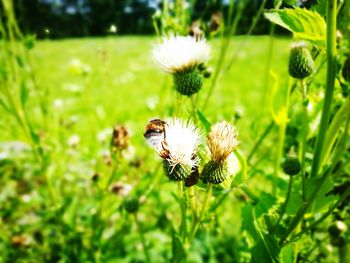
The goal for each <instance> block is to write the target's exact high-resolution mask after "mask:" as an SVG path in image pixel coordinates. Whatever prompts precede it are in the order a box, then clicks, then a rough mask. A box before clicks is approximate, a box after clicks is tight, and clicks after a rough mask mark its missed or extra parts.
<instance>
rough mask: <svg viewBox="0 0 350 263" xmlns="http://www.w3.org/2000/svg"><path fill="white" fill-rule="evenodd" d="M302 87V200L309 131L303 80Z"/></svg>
mask: <svg viewBox="0 0 350 263" xmlns="http://www.w3.org/2000/svg"><path fill="white" fill-rule="evenodd" d="M301 87H302V95H303V101H302V108H303V117H302V118H303V138H302V142H301V174H302V198H303V201H305V200H306V168H305V165H306V164H305V159H306V158H305V157H306V147H307V136H308V133H309V120H308V114H307V106H308V104H309V101H308V98H307V86H306V83H305V80H301Z"/></svg>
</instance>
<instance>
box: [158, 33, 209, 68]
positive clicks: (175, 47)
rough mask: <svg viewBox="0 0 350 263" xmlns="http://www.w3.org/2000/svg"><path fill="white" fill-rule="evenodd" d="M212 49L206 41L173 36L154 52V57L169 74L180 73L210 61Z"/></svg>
mask: <svg viewBox="0 0 350 263" xmlns="http://www.w3.org/2000/svg"><path fill="white" fill-rule="evenodd" d="M209 54H210V48H209V46H208V44H207V43H206V41H205V39H203V38H202V39H196V38H194V37H191V36H187V37H184V36H173V37H169V38H166V39H164V41H163V43H161V44H159V45H158V46H156V47H155V48H154V50H153V57H154V59H155V60H156V62H157V63H158V64H159V65H160V67H161V68H162V69H163V70H164V71H166V72H168V73H172V74H175V73H179V72H184V71H188V70H191V69H193V68H196V67H197V66H198V65H199V64H201V63H205V62H206V61H207V60H208V59H209Z"/></svg>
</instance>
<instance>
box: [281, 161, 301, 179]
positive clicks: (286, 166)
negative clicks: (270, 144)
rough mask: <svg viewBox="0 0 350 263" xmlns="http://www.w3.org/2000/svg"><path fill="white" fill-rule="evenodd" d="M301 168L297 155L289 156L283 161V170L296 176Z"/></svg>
mask: <svg viewBox="0 0 350 263" xmlns="http://www.w3.org/2000/svg"><path fill="white" fill-rule="evenodd" d="M300 170H301V166H300V162H299V159H298V158H296V157H287V159H286V160H285V161H284V163H283V171H284V172H285V173H286V174H288V175H290V176H294V175H296V174H298V173H299V172H300Z"/></svg>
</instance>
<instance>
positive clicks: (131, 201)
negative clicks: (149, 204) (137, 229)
mask: <svg viewBox="0 0 350 263" xmlns="http://www.w3.org/2000/svg"><path fill="white" fill-rule="evenodd" d="M139 205H140V203H139V200H138V199H137V198H135V197H131V198H128V199H126V200H125V201H124V202H123V207H124V209H125V210H126V211H127V212H128V213H130V214H131V213H136V212H137V210H139Z"/></svg>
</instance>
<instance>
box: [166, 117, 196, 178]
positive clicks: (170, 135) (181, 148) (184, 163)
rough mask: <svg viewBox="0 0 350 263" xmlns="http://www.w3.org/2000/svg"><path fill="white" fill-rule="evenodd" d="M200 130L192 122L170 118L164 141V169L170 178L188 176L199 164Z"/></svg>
mask: <svg viewBox="0 0 350 263" xmlns="http://www.w3.org/2000/svg"><path fill="white" fill-rule="evenodd" d="M199 139H200V135H199V131H198V130H197V129H196V128H195V126H194V125H193V124H191V123H188V124H185V123H183V122H182V121H181V119H173V120H170V121H169V123H168V126H167V127H166V129H165V140H164V142H163V143H162V146H163V151H161V152H160V156H161V157H163V158H164V160H165V162H164V170H165V173H166V175H167V176H168V177H169V179H171V180H174V181H180V180H183V179H185V178H187V177H188V176H189V175H190V173H191V171H192V168H193V167H197V166H198V158H197V156H196V153H197V151H198V145H199Z"/></svg>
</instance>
